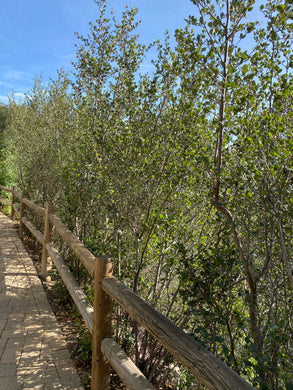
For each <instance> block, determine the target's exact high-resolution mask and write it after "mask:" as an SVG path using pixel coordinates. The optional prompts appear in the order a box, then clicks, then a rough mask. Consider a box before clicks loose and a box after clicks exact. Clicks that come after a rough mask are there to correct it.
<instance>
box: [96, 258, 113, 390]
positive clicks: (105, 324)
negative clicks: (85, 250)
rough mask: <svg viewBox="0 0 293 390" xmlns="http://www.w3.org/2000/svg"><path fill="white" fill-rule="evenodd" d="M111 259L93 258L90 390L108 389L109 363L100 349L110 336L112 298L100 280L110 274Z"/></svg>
mask: <svg viewBox="0 0 293 390" xmlns="http://www.w3.org/2000/svg"><path fill="white" fill-rule="evenodd" d="M112 268H113V266H112V259H111V258H109V257H98V258H96V260H95V274H94V318H93V319H94V321H93V349H92V385H91V389H92V390H109V389H110V364H109V363H108V362H107V360H106V358H105V357H104V355H103V352H102V350H101V343H102V340H103V339H104V338H111V336H112V334H111V333H112V330H111V321H112V299H111V297H110V296H109V295H108V294H107V293H106V292H105V291H104V290H103V288H102V280H103V278H104V277H105V276H112Z"/></svg>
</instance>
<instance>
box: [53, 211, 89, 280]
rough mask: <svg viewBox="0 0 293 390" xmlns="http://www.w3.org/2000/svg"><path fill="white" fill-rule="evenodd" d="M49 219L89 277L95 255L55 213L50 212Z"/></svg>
mask: <svg viewBox="0 0 293 390" xmlns="http://www.w3.org/2000/svg"><path fill="white" fill-rule="evenodd" d="M49 219H50V221H51V223H52V225H54V226H55V228H56V230H57V232H58V233H59V234H60V236H61V237H62V238H63V240H64V241H65V242H66V243H67V244H68V246H69V247H70V248H71V249H72V250H73V251H74V253H75V254H76V256H77V257H78V259H79V260H80V261H81V262H82V264H83V265H84V266H85V268H86V269H87V271H88V272H89V274H90V275H91V277H93V276H94V269H95V256H94V255H93V254H92V253H91V252H90V251H89V250H88V249H87V248H86V247H85V246H84V245H83V243H82V242H81V241H80V240H79V239H78V238H77V237H76V236H75V235H74V234H73V233H71V231H70V230H69V229H67V227H66V226H65V225H64V224H63V223H62V222H61V221H60V219H59V218H58V217H57V216H56V215H55V214H50V216H49Z"/></svg>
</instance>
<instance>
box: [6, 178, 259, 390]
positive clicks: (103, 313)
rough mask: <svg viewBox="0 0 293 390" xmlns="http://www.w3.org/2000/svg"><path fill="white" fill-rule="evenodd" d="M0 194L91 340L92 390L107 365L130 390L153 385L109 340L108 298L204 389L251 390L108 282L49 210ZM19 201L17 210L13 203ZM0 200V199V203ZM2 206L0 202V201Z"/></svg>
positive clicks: (102, 265) (106, 378) (103, 384)
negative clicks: (75, 269)
mask: <svg viewBox="0 0 293 390" xmlns="http://www.w3.org/2000/svg"><path fill="white" fill-rule="evenodd" d="M0 189H2V190H4V191H7V192H11V193H12V201H11V203H10V202H9V201H6V202H7V204H9V205H10V206H11V217H12V218H13V215H14V212H15V213H16V214H18V215H19V216H20V234H22V226H25V227H26V228H27V229H28V230H29V231H30V232H31V233H32V234H33V235H34V236H35V237H36V239H37V240H38V241H39V242H40V243H42V244H43V256H42V274H43V276H45V275H46V263H47V256H48V255H50V256H51V259H52V261H53V262H54V264H55V266H56V268H57V270H58V272H59V274H60V276H61V278H62V280H63V282H64V284H65V286H66V287H67V289H68V291H69V293H70V295H71V296H72V298H73V300H74V302H75V303H76V306H77V308H78V310H79V312H80V314H81V315H82V317H83V318H84V320H85V322H86V324H87V327H88V329H89V330H90V332H91V333H92V335H93V351H92V390H108V389H109V388H110V370H109V367H110V366H109V364H111V365H112V366H113V368H114V369H115V371H116V372H117V373H118V375H119V376H120V378H121V379H122V380H123V382H124V383H125V384H126V385H127V387H128V388H129V389H131V390H153V389H154V388H153V386H152V385H151V384H150V382H149V381H148V380H147V379H146V378H145V377H144V376H143V374H142V373H141V372H140V371H139V369H138V368H137V367H136V366H135V365H134V363H133V362H132V361H131V360H130V359H129V357H128V356H127V355H126V354H125V353H124V351H122V350H121V348H120V347H119V346H118V345H117V344H116V343H115V341H114V340H112V339H111V338H110V337H111V298H112V299H114V300H115V301H116V302H118V304H119V305H121V306H122V307H123V308H124V309H125V310H126V311H127V312H128V313H129V314H130V316H131V317H132V318H133V319H134V320H135V321H137V322H138V323H139V324H141V325H142V326H143V327H144V328H145V329H146V330H147V331H148V332H149V333H150V334H152V335H153V336H154V337H155V339H156V340H158V341H159V342H160V343H161V344H162V345H163V346H164V347H165V348H166V349H167V350H168V351H169V352H170V353H171V354H172V355H173V356H174V357H175V358H176V359H177V360H178V361H180V362H181V363H182V364H184V365H185V366H186V367H187V369H188V370H189V371H190V372H191V373H192V374H193V375H194V376H195V377H196V378H197V379H198V380H199V381H200V382H201V383H202V384H204V385H205V386H206V387H207V388H209V389H213V390H215V389H217V390H240V389H241V390H249V389H250V390H251V389H254V387H252V386H251V385H250V384H249V383H247V382H246V381H245V380H244V379H243V378H241V377H240V376H239V375H238V374H237V373H236V372H234V371H233V370H232V369H231V368H229V367H228V366H227V365H226V364H225V363H224V362H222V361H221V360H219V359H218V358H217V357H216V356H215V355H213V354H212V353H211V352H210V351H209V350H208V349H206V348H204V347H203V346H202V345H201V344H200V343H198V342H197V341H196V340H194V338H192V337H190V336H189V335H188V334H186V333H185V332H184V331H183V330H182V329H180V328H179V327H177V326H176V325H175V324H174V323H173V322H172V321H170V320H169V319H168V318H166V317H164V316H163V315H162V314H161V313H160V312H158V311H157V310H156V309H154V308H153V307H152V306H151V305H149V304H148V303H147V302H145V301H144V300H143V299H142V298H140V297H139V296H138V295H136V294H134V293H133V292H132V291H131V290H129V289H128V288H127V287H126V286H124V285H123V284H122V283H121V282H120V281H119V280H117V279H116V278H115V277H112V261H111V259H110V258H107V257H103V256H100V257H97V258H96V257H95V256H94V255H93V254H92V253H91V252H90V251H89V250H88V249H87V248H86V247H85V246H84V244H83V243H82V242H81V241H80V240H79V239H78V238H77V237H76V236H74V234H73V233H72V232H71V231H70V230H69V229H68V228H67V227H66V226H65V225H64V224H63V223H62V222H61V221H60V219H59V218H58V217H57V216H56V215H55V214H54V212H53V210H52V208H50V207H49V206H47V208H46V210H45V209H44V208H43V207H40V206H37V205H36V204H35V203H33V202H32V201H30V200H28V199H26V198H24V197H22V194H20V193H19V192H18V191H17V190H16V188H15V187H13V189H12V190H9V189H8V188H6V187H3V186H1V185H0ZM16 198H18V199H19V200H20V204H21V208H20V212H19V211H18V208H17V205H16V204H15V199H16ZM0 201H2V199H0ZM3 201H4V202H5V200H3ZM26 207H29V208H30V209H32V210H33V211H34V212H36V213H37V214H39V215H41V216H42V217H44V220H45V224H44V225H45V228H44V234H43V233H41V232H40V231H38V230H37V229H36V228H35V227H34V225H33V224H32V223H31V222H30V221H29V220H28V219H27V218H25V216H24V215H25V209H26ZM53 226H54V227H55V229H56V230H57V232H58V233H59V234H60V236H61V237H62V238H63V240H64V241H65V242H66V243H67V245H68V246H69V247H70V248H71V249H72V250H73V252H74V253H75V254H76V256H77V258H78V259H79V260H80V261H81V262H82V264H83V265H84V266H85V268H86V269H87V271H88V272H89V274H90V275H91V276H92V277H93V279H94V308H93V307H92V306H91V305H90V304H89V303H88V302H87V298H86V295H85V294H84V292H83V291H82V289H81V288H80V286H79V284H78V283H77V281H76V280H75V279H74V277H73V275H72V274H71V272H70V270H69V268H68V267H67V265H66V264H65V262H64V260H63V259H62V257H61V255H60V254H59V252H58V251H57V249H56V248H54V246H53V243H52V242H51V240H52V238H51V233H52V228H53Z"/></svg>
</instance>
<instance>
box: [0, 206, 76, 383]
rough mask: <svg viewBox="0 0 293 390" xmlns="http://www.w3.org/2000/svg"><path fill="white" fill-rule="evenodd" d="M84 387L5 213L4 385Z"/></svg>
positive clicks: (0, 294) (0, 361) (0, 334)
mask: <svg viewBox="0 0 293 390" xmlns="http://www.w3.org/2000/svg"><path fill="white" fill-rule="evenodd" d="M20 389H30V390H32V389H47V390H49V389H83V387H82V386H81V384H80V379H79V376H78V375H77V372H76V370H75V368H74V366H73V363H72V360H71V359H70V355H69V352H68V349H67V345H66V342H65V340H64V337H63V335H62V333H61V330H60V328H59V326H58V323H57V321H56V318H55V316H54V314H53V312H52V309H51V306H50V305H49V303H48V301H47V297H46V294H45V292H44V290H43V287H42V283H41V281H40V280H39V278H38V276H37V273H36V270H35V268H34V265H33V263H32V260H31V258H30V257H29V256H28V254H27V252H26V251H25V249H24V247H23V245H22V243H21V241H20V239H19V238H18V236H17V232H16V231H15V229H13V223H12V222H11V220H10V219H9V218H7V217H6V216H4V215H3V214H1V213H0V390H20Z"/></svg>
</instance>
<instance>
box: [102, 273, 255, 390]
mask: <svg viewBox="0 0 293 390" xmlns="http://www.w3.org/2000/svg"><path fill="white" fill-rule="evenodd" d="M102 286H103V289H104V290H105V291H106V292H107V293H108V294H109V295H110V296H111V297H112V298H113V299H115V301H116V302H118V303H119V304H120V305H121V306H122V307H123V308H124V309H125V310H126V311H127V312H128V313H129V314H130V316H131V317H132V318H133V319H134V320H136V321H137V322H139V323H140V324H141V325H143V327H144V328H145V329H146V330H147V331H149V332H150V333H151V334H152V335H153V336H154V337H155V338H156V339H157V340H158V341H159V342H160V343H161V344H162V345H163V346H164V347H165V348H166V349H167V350H168V351H169V352H171V354H172V355H173V356H174V357H175V358H176V359H178V360H179V361H180V362H181V363H183V364H184V365H185V366H186V367H187V368H188V369H189V370H190V372H192V374H193V375H194V376H195V377H196V378H197V379H198V380H200V382H201V383H203V384H204V385H206V386H207V387H208V388H209V389H217V390H227V389H231V390H232V389H233V390H234V389H235V390H239V389H243V390H244V389H247V390H248V389H250V390H251V389H253V387H252V386H251V385H250V384H248V383H247V382H246V381H245V380H244V379H242V378H241V377H240V376H239V375H238V374H237V373H236V372H234V371H233V370H232V369H231V368H229V367H228V366H227V365H226V364H225V363H224V362H222V361H221V360H219V359H218V358H217V357H216V356H215V355H213V354H212V353H211V352H210V351H209V350H208V349H206V348H204V347H203V346H202V345H201V344H199V343H198V342H197V341H195V340H194V339H193V338H192V337H190V336H189V335H187V334H186V333H185V332H183V330H182V329H180V328H178V327H177V326H176V325H175V324H174V323H173V322H172V321H170V320H169V319H167V318H166V317H164V316H163V315H162V314H161V313H159V312H158V311H157V310H156V309H154V308H153V307H152V306H150V305H149V304H148V303H147V302H145V301H144V300H143V299H141V298H140V297H139V296H137V295H136V294H134V293H133V292H132V291H130V290H129V289H128V288H127V287H126V286H124V285H123V284H122V283H121V282H120V281H119V280H118V279H116V278H114V277H111V278H109V277H106V278H104V279H103V282H102Z"/></svg>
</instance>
